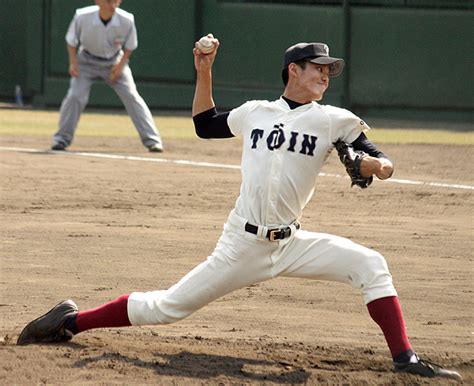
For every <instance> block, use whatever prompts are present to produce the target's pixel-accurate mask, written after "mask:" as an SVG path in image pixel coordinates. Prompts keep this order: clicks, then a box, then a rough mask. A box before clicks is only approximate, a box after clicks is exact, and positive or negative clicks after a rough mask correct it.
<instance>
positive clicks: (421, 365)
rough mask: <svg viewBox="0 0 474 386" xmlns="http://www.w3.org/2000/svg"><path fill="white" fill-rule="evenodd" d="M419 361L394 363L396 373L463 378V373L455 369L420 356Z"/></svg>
mask: <svg viewBox="0 0 474 386" xmlns="http://www.w3.org/2000/svg"><path fill="white" fill-rule="evenodd" d="M417 359H418V362H417V363H410V362H409V363H396V362H395V363H394V365H395V372H396V373H409V374H416V375H421V376H422V377H428V378H435V377H441V378H450V379H456V380H458V381H460V380H462V377H461V374H459V373H458V372H457V371H454V370H446V369H443V368H442V367H441V366H440V365H437V364H435V363H433V362H430V361H427V360H424V359H420V358H418V357H417Z"/></svg>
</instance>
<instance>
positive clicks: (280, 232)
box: [245, 222, 300, 241]
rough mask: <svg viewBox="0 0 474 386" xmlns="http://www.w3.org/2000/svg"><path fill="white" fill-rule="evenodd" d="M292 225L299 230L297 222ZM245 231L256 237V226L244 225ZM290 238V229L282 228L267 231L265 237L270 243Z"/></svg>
mask: <svg viewBox="0 0 474 386" xmlns="http://www.w3.org/2000/svg"><path fill="white" fill-rule="evenodd" d="M293 225H294V227H295V228H296V229H297V230H298V229H300V224H299V223H298V222H295V223H294V224H293ZM245 231H246V232H249V233H253V234H254V235H258V226H257V225H253V224H250V223H247V224H245ZM290 236H291V228H290V227H284V228H274V229H269V230H268V231H267V234H266V236H265V237H266V238H267V239H268V240H270V241H275V240H283V239H286V238H287V237H290Z"/></svg>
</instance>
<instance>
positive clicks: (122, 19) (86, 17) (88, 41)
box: [66, 5, 138, 58]
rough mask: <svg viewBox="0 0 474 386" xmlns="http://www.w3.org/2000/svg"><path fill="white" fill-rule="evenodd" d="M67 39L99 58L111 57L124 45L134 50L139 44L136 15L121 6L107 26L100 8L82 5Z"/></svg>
mask: <svg viewBox="0 0 474 386" xmlns="http://www.w3.org/2000/svg"><path fill="white" fill-rule="evenodd" d="M66 42H67V44H68V45H70V46H71V47H78V45H80V46H81V47H82V49H84V50H86V51H87V52H88V53H90V54H92V55H94V56H97V57H100V58H112V57H114V56H115V55H116V54H117V53H118V52H119V51H120V50H121V49H122V48H126V49H127V50H130V51H133V50H134V49H135V48H137V46H138V40H137V30H136V28H135V19H134V16H133V15H132V14H131V13H129V12H126V11H124V10H122V9H120V8H117V9H116V11H115V14H114V15H113V16H112V19H111V20H110V22H109V23H108V24H107V25H104V23H103V22H102V21H101V20H100V16H99V7H98V6H96V5H94V6H90V7H85V8H80V9H78V10H77V11H76V14H75V15H74V18H73V19H72V22H71V24H70V26H69V29H68V31H67V34H66Z"/></svg>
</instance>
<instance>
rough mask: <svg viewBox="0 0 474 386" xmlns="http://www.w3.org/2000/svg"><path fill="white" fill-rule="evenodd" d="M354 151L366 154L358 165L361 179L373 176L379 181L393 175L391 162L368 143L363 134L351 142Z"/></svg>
mask: <svg viewBox="0 0 474 386" xmlns="http://www.w3.org/2000/svg"><path fill="white" fill-rule="evenodd" d="M352 146H353V147H354V150H362V151H364V152H365V153H367V154H368V156H366V157H364V158H363V159H362V161H361V163H360V174H361V175H362V176H363V177H370V176H373V175H374V174H375V175H376V176H377V177H378V178H379V179H381V180H386V179H387V178H390V177H391V176H392V174H393V164H392V161H390V159H389V158H388V157H387V156H386V155H385V154H384V153H382V152H381V151H380V150H378V149H377V147H376V146H375V145H374V144H373V143H372V142H370V141H369V139H368V138H367V136H366V135H365V134H364V133H361V135H360V136H359V137H358V138H357V139H356V140H355V141H354V142H352Z"/></svg>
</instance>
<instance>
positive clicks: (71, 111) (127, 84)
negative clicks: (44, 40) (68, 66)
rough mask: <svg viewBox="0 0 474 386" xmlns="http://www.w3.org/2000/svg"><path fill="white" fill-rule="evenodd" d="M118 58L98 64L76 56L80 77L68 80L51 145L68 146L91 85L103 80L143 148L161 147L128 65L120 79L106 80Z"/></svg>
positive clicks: (81, 53) (95, 60) (148, 110)
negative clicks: (126, 116) (137, 135)
mask: <svg viewBox="0 0 474 386" xmlns="http://www.w3.org/2000/svg"><path fill="white" fill-rule="evenodd" d="M118 59H119V58H114V59H111V60H99V59H95V58H93V57H91V56H90V55H88V54H86V53H85V52H83V51H81V52H79V54H78V63H79V70H80V74H79V76H78V77H77V78H74V77H72V78H71V81H70V86H69V90H68V92H67V94H66V97H65V98H64V99H63V101H62V103H61V109H60V117H59V130H58V131H57V132H56V133H55V134H54V136H53V142H54V143H63V144H64V145H66V146H69V145H70V144H71V143H72V140H73V138H74V132H75V130H76V127H77V123H78V122H79V118H80V116H81V113H82V112H83V110H84V108H85V107H86V105H87V102H88V101H89V93H90V89H91V86H92V84H93V83H94V82H95V81H98V80H104V81H105V82H106V83H107V84H108V85H109V86H110V87H111V88H112V89H113V90H114V91H115V92H116V94H117V95H118V96H119V98H120V100H121V101H122V103H123V104H124V106H125V109H126V110H127V113H128V115H129V116H130V118H131V119H132V122H133V124H134V126H135V128H136V130H137V132H138V134H139V135H140V139H141V141H142V143H143V145H145V146H146V147H150V146H152V145H154V144H157V143H161V137H160V133H159V132H158V130H157V129H156V126H155V123H154V121H153V116H152V115H151V112H150V109H149V108H148V106H147V105H146V103H145V101H144V100H143V98H142V97H141V96H140V94H138V91H137V87H136V85H135V81H134V80H133V76H132V71H131V69H130V67H129V66H128V64H126V65H125V67H124V69H123V73H122V76H121V77H120V78H119V79H117V81H116V82H112V81H110V80H109V75H110V71H111V69H112V66H113V65H114V64H115V63H117V61H118Z"/></svg>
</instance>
